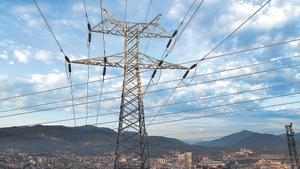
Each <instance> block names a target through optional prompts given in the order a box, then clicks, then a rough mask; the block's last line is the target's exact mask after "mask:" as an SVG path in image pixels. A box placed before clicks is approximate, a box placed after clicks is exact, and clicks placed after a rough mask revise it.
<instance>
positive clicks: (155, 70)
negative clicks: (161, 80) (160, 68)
mask: <svg viewBox="0 0 300 169" xmlns="http://www.w3.org/2000/svg"><path fill="white" fill-rule="evenodd" d="M156 72H157V69H154V71H153V73H152V76H151V79H153V78H154V77H155V74H156Z"/></svg>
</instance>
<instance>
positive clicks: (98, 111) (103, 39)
mask: <svg viewBox="0 0 300 169" xmlns="http://www.w3.org/2000/svg"><path fill="white" fill-rule="evenodd" d="M100 8H101V20H102V22H103V1H102V0H100ZM102 45H103V56H104V63H105V65H104V66H103V70H102V81H101V82H100V94H99V102H98V108H97V117H96V124H97V123H98V117H99V113H100V107H101V99H102V91H103V83H104V80H105V75H106V62H107V58H106V51H105V36H104V33H103V34H102Z"/></svg>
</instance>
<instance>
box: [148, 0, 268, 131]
mask: <svg viewBox="0 0 300 169" xmlns="http://www.w3.org/2000/svg"><path fill="white" fill-rule="evenodd" d="M270 1H271V0H268V1H267V2H266V3H265V4H264V5H262V6H261V7H260V8H259V9H258V10H257V11H255V12H254V13H253V14H252V15H251V16H250V17H249V18H248V19H246V20H245V21H244V22H243V23H242V24H241V25H239V26H238V27H237V28H236V29H235V30H233V31H232V32H231V33H230V34H229V35H227V36H226V37H225V38H224V39H223V40H222V41H221V42H220V43H218V44H217V45H216V46H215V47H214V48H213V49H212V50H210V51H209V52H208V53H207V54H206V55H204V57H203V58H202V59H201V60H203V59H205V58H206V57H207V56H209V55H210V53H212V52H213V51H214V50H216V49H217V48H218V47H219V46H221V45H222V44H223V43H224V42H225V41H226V40H227V39H229V38H230V37H231V36H232V35H233V34H234V33H235V32H237V31H238V30H239V29H240V28H241V27H242V26H243V25H245V24H246V23H247V22H248V21H249V20H250V19H251V18H252V17H254V16H255V15H256V14H257V13H258V12H259V11H260V10H261V9H262V8H263V7H265V6H266V5H267V4H268V3H269V2H270ZM198 63H199V62H198ZM198 63H196V64H193V65H192V66H191V67H190V68H189V69H188V70H187V71H186V73H185V74H184V76H183V77H182V79H181V80H180V81H179V83H178V84H177V86H176V88H175V89H174V90H173V91H172V92H171V94H170V96H169V97H168V98H167V100H166V101H165V104H166V103H167V102H168V101H169V99H170V98H171V97H172V95H173V94H174V93H175V91H176V89H177V87H179V85H180V84H181V83H182V82H183V80H184V79H185V78H186V77H187V75H188V73H189V71H190V70H192V69H195V68H196V67H197V64H198ZM159 111H160V109H159ZM159 111H158V112H157V115H158V114H159V113H160V112H159ZM155 118H156V116H155V117H154V118H153V119H152V120H151V122H150V123H149V124H150V125H151V123H152V122H153V120H154V119H155ZM148 126H149V125H148Z"/></svg>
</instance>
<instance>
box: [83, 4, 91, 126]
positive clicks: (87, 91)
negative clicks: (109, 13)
mask: <svg viewBox="0 0 300 169" xmlns="http://www.w3.org/2000/svg"><path fill="white" fill-rule="evenodd" d="M82 3H83V6H84V12H85V18H86V22H87V28H88V42H87V50H88V59H90V57H91V36H92V34H91V30H90V27H91V26H90V22H89V17H88V13H87V7H86V3H85V0H82ZM89 81H90V65H89V64H88V65H87V82H86V105H85V106H86V116H88V115H89V104H87V103H88V101H89V83H88V82H89ZM87 122H88V118H86V120H85V124H86V125H87Z"/></svg>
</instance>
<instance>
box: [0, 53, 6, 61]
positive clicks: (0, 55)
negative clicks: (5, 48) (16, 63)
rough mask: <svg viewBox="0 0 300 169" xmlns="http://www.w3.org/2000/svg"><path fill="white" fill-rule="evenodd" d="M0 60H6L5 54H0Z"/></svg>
mask: <svg viewBox="0 0 300 169" xmlns="http://www.w3.org/2000/svg"><path fill="white" fill-rule="evenodd" d="M0 59H3V60H6V59H8V56H7V55H6V54H0Z"/></svg>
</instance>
